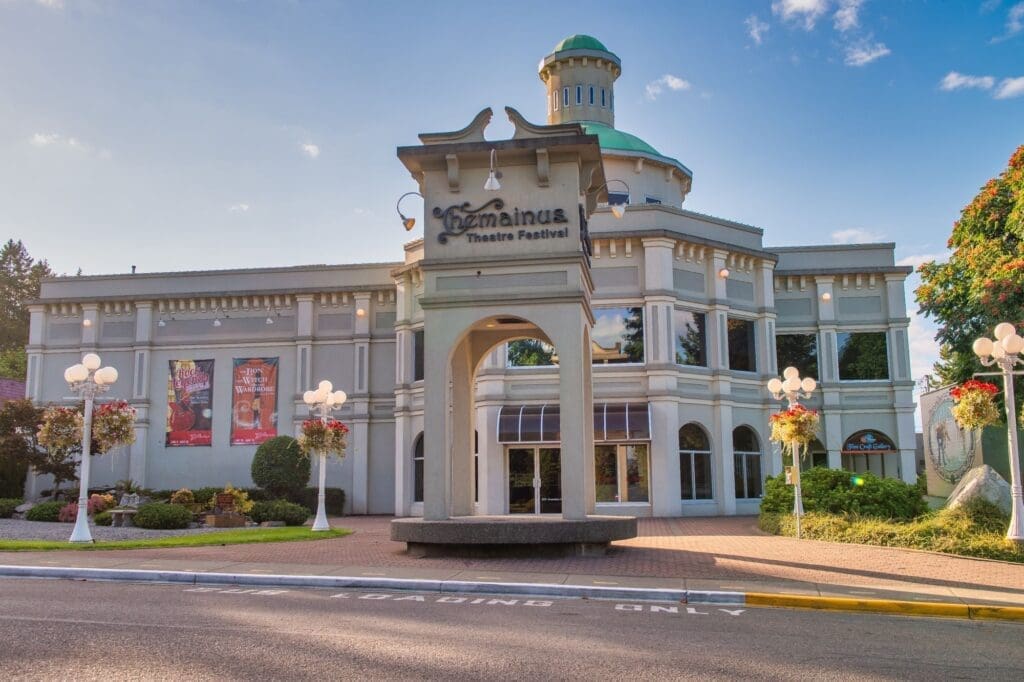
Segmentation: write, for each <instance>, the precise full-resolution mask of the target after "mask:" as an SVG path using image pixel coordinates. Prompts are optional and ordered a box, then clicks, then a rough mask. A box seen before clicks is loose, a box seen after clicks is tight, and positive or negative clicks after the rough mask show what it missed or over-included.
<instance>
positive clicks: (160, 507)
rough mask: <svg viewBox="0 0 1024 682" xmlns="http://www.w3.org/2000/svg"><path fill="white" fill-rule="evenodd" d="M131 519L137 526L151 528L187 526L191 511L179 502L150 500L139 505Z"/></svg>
mask: <svg viewBox="0 0 1024 682" xmlns="http://www.w3.org/2000/svg"><path fill="white" fill-rule="evenodd" d="M133 521H134V522H135V525H136V526H138V527H139V528H149V529H153V530H172V529H176V528H188V524H189V523H191V522H192V512H190V511H189V510H188V509H186V508H185V507H183V506H181V505H179V504H164V503H162V502H151V503H149V504H144V505H142V506H141V507H139V510H138V511H137V512H136V513H135V518H134V519H133Z"/></svg>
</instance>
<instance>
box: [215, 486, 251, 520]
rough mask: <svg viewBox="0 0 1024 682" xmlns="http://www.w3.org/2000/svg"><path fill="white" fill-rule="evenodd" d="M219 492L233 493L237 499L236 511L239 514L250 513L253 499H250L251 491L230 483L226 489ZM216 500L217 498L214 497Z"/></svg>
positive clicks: (232, 495)
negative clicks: (248, 491)
mask: <svg viewBox="0 0 1024 682" xmlns="http://www.w3.org/2000/svg"><path fill="white" fill-rule="evenodd" d="M219 492H222V493H225V494H227V495H231V497H233V498H234V500H235V511H236V512H238V513H239V514H248V513H249V511H250V510H251V509H252V504H253V503H252V500H250V499H249V493H247V492H245V491H244V490H242V489H240V488H235V487H232V485H231V484H230V483H228V484H227V485H226V486H224V490H221V491H219ZM214 501H215V502H216V498H214Z"/></svg>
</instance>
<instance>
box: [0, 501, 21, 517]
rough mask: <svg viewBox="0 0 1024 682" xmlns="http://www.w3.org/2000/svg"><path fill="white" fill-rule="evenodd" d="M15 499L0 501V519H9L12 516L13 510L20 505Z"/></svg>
mask: <svg viewBox="0 0 1024 682" xmlns="http://www.w3.org/2000/svg"><path fill="white" fill-rule="evenodd" d="M21 502H22V501H21V500H19V499H18V498H16V497H7V498H3V499H0V519H9V518H11V517H12V516H14V508H15V507H17V506H18V505H20V504H21Z"/></svg>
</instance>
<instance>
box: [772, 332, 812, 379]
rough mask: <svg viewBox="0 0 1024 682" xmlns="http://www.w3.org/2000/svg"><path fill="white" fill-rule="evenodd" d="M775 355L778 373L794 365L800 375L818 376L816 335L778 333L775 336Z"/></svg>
mask: <svg viewBox="0 0 1024 682" xmlns="http://www.w3.org/2000/svg"><path fill="white" fill-rule="evenodd" d="M775 357H776V358H777V359H778V361H779V373H781V372H782V370H784V369H786V368H787V367H796V368H797V369H798V370H800V376H801V377H811V378H812V379H817V378H818V335H817V334H778V335H776V336H775Z"/></svg>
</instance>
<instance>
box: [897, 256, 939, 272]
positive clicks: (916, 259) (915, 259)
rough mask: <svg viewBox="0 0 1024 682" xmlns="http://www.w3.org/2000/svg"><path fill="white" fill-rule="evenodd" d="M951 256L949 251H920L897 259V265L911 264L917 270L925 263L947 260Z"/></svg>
mask: <svg viewBox="0 0 1024 682" xmlns="http://www.w3.org/2000/svg"><path fill="white" fill-rule="evenodd" d="M948 257H949V254H948V253H919V254H914V255H911V256H906V257H904V258H900V259H899V260H898V261H896V265H909V266H910V267H912V268H914V269H915V270H916V269H917V268H919V267H920V266H921V265H922V264H924V263H930V262H932V261H939V262H942V261H945V260H946V259H947V258H948Z"/></svg>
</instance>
